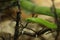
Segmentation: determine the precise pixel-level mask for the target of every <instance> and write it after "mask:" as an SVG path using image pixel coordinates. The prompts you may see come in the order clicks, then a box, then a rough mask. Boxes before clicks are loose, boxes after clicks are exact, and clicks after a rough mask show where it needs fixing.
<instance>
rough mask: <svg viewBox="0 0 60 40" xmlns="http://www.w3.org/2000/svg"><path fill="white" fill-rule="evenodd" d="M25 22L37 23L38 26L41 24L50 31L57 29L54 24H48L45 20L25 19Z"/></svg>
mask: <svg viewBox="0 0 60 40" xmlns="http://www.w3.org/2000/svg"><path fill="white" fill-rule="evenodd" d="M26 21H27V22H34V23H38V24H42V25H44V26H46V27H48V28H50V29H57V26H56V24H54V23H51V22H48V21H46V20H43V19H41V18H27V19H26Z"/></svg>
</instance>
